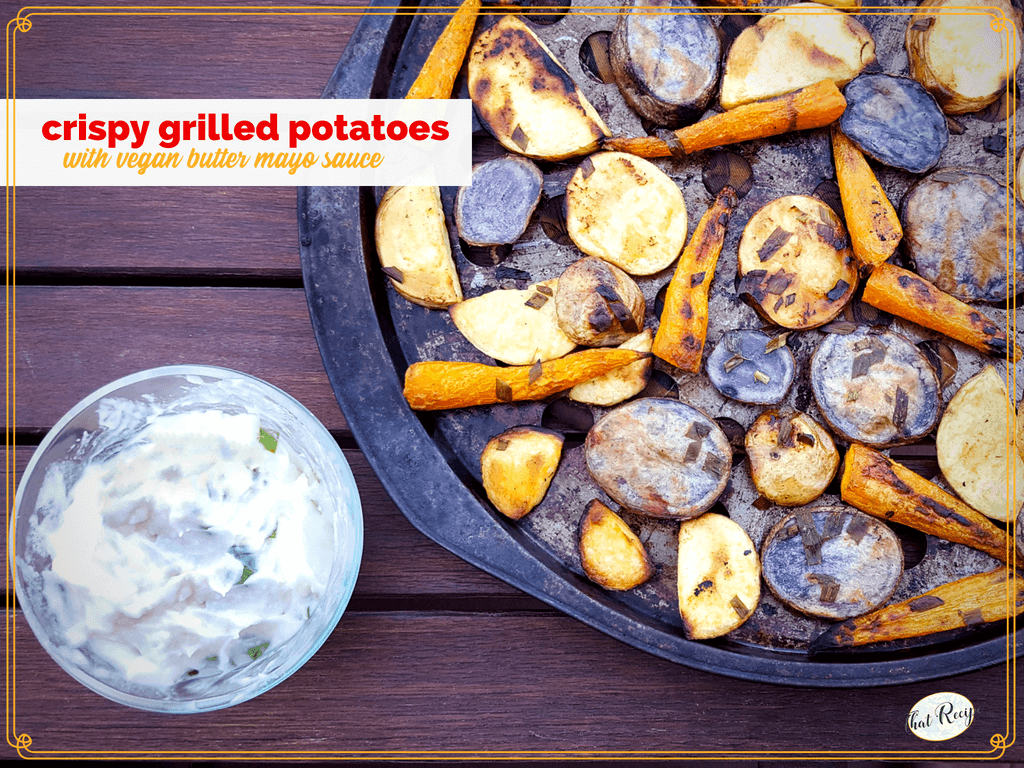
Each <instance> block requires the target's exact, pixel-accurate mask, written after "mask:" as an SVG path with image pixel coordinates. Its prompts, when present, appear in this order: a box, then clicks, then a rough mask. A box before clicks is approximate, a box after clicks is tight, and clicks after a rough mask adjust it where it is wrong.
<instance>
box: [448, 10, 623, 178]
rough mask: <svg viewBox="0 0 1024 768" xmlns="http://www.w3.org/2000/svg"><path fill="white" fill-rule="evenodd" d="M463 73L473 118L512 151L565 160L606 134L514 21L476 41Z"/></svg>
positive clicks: (507, 19) (565, 76) (564, 75)
mask: <svg viewBox="0 0 1024 768" xmlns="http://www.w3.org/2000/svg"><path fill="white" fill-rule="evenodd" d="M467 71H468V75H469V95H470V98H471V99H472V100H473V106H474V107H476V114H477V117H478V118H479V120H480V122H481V123H483V124H484V126H485V127H486V128H487V130H489V131H490V132H491V133H492V134H493V135H494V137H495V138H496V139H497V140H498V141H499V142H501V145H502V146H503V147H505V148H506V149H507V150H509V151H510V152H516V153H519V154H521V155H525V156H526V157H531V158H534V159H536V160H566V159H568V158H570V157H578V156H579V155H585V154H587V153H589V152H593V151H594V150H595V149H597V148H598V145H599V144H600V141H601V139H602V138H604V137H605V136H609V135H610V131H609V130H608V126H606V125H605V124H604V121H603V120H602V119H601V116H600V115H598V114H597V110H595V109H594V108H593V107H592V106H591V104H590V102H589V101H587V98H586V97H585V96H584V95H583V93H582V92H581V91H580V90H579V88H577V87H576V84H575V83H574V82H573V81H572V78H571V77H570V76H569V73H568V72H566V71H565V68H564V67H563V66H562V65H561V64H560V63H559V62H558V61H557V60H556V59H555V57H554V56H553V55H552V53H551V51H549V50H548V48H547V46H545V45H544V43H542V42H541V40H540V38H538V37H537V35H535V34H534V33H533V31H532V30H531V29H530V28H529V27H527V26H526V25H525V24H524V23H523V22H522V21H520V20H519V19H518V18H516V17H515V16H504V17H502V19H501V20H500V21H498V22H497V23H496V24H495V25H494V26H492V27H491V28H490V29H488V30H486V31H485V32H483V33H482V34H481V35H480V36H479V37H478V38H477V40H476V42H475V43H474V44H473V47H472V49H471V50H470V53H469V64H468V66H467Z"/></svg>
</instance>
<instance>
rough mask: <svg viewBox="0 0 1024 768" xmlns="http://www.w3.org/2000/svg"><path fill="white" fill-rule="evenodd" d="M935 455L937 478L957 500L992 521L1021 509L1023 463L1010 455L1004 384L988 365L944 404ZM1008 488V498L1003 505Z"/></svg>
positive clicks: (1010, 410)
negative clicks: (939, 473)
mask: <svg viewBox="0 0 1024 768" xmlns="http://www.w3.org/2000/svg"><path fill="white" fill-rule="evenodd" d="M935 452H936V453H937V454H938V458H939V468H940V469H941V470H942V474H943V475H944V476H945V478H946V480H947V481H948V482H949V486H950V488H952V489H953V491H954V492H956V494H957V495H958V496H959V497H960V498H961V499H963V500H964V501H966V502H967V503H968V504H970V505H971V506H972V507H974V508H975V509H976V510H978V511H979V512H982V513H984V514H985V515H988V516H989V517H991V518H993V519H994V520H1002V521H1004V522H1006V521H1009V520H1012V519H1014V518H1015V517H1016V516H1017V512H1018V510H1020V508H1021V505H1022V504H1024V461H1021V458H1020V455H1019V454H1018V453H1017V451H1016V450H1014V445H1013V404H1012V402H1011V401H1010V399H1009V396H1008V395H1007V392H1006V381H1005V380H1004V379H1003V377H1002V376H1001V375H1000V374H999V373H998V372H997V371H996V369H995V368H993V367H992V366H991V365H989V366H986V367H985V369H984V370H983V371H982V372H981V373H979V374H978V375H977V376H974V377H973V378H971V379H970V380H969V381H968V382H967V383H966V384H964V385H963V386H962V387H960V389H959V391H958V392H957V393H956V394H955V395H953V398H952V399H951V400H950V401H949V405H947V406H946V412H945V413H944V414H943V415H942V420H941V421H940V422H939V429H938V432H936V435H935ZM1011 468H1012V472H1013V474H1012V476H1009V477H1008V476H1007V475H1008V474H1009V472H1010V471H1011ZM1011 487H1012V488H1013V489H1014V497H1013V499H1012V500H1008V499H1007V492H1008V490H1009V488H1011Z"/></svg>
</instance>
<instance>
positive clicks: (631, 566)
mask: <svg viewBox="0 0 1024 768" xmlns="http://www.w3.org/2000/svg"><path fill="white" fill-rule="evenodd" d="M580 562H581V563H582V565H583V571H584V572H585V573H586V574H587V577H588V578H589V579H590V580H591V581H593V582H594V583H595V584H600V585H601V586H602V587H604V588H605V589H612V590H616V591H622V590H626V589H632V588H633V587H635V586H638V585H640V584H643V583H644V582H645V581H647V580H648V579H649V578H651V576H653V575H654V567H653V566H652V565H651V561H650V559H649V558H648V557H647V551H646V550H645V549H644V545H643V544H641V543H640V539H639V538H637V535H636V534H635V533H633V530H632V529H631V528H630V527H629V526H628V525H626V523H625V521H623V519H622V518H621V517H619V516H618V515H617V514H615V513H614V512H612V510H610V509H609V508H608V507H607V506H605V505H604V504H603V503H601V501H599V500H598V499H594V500H593V501H592V502H590V504H589V505H588V506H587V511H586V514H585V515H584V516H583V518H582V519H581V520H580Z"/></svg>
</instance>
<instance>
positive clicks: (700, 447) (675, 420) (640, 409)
mask: <svg viewBox="0 0 1024 768" xmlns="http://www.w3.org/2000/svg"><path fill="white" fill-rule="evenodd" d="M584 451H585V454H586V461H587V469H588V470H589V471H590V474H591V476H592V477H593V478H594V480H595V481H596V482H597V484H598V485H599V486H601V488H602V490H604V492H605V493H607V494H608V495H609V496H611V497H612V498H613V499H615V501H617V502H618V503H619V504H621V505H622V506H624V507H627V508H628V509H631V510H634V511H636V512H640V513H641V514H645V515H649V516H650V517H667V518H677V519H686V518H690V517H696V516H697V515H699V514H701V513H702V512H705V511H707V510H708V509H710V507H711V505H712V504H714V503H715V501H716V500H717V499H718V497H719V496H721V495H722V492H723V491H724V490H725V486H726V484H727V483H728V482H729V472H730V470H731V469H732V446H731V445H730V444H729V439H728V438H727V437H726V436H725V433H724V432H723V431H722V429H721V427H719V426H718V424H717V423H716V422H715V421H714V420H713V419H711V418H710V417H708V416H707V415H706V414H704V413H702V412H701V411H699V410H697V409H696V408H694V407H692V406H690V405H687V404H686V403H683V402H681V401H679V400H669V399H666V398H660V397H647V398H643V399H640V400H633V401H632V402H629V403H626V404H625V405H620V406H619V407H618V408H615V409H614V410H612V411H609V412H608V413H606V414H605V415H604V416H603V417H602V418H601V419H600V420H599V421H598V422H597V423H596V424H594V426H593V427H592V428H591V429H590V431H589V432H588V433H587V440H586V443H585V445H584Z"/></svg>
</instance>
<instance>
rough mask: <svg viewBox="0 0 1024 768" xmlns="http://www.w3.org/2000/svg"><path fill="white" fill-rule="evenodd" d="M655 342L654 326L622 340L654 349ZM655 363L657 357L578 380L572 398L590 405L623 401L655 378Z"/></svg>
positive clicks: (632, 346)
mask: <svg viewBox="0 0 1024 768" xmlns="http://www.w3.org/2000/svg"><path fill="white" fill-rule="evenodd" d="M653 345H654V334H653V333H651V329H650V328H646V329H644V331H643V332H642V333H638V334H637V335H636V336H634V337H633V338H631V339H627V340H626V341H624V342H622V344H620V345H619V349H632V350H635V351H637V352H650V351H651V347H652V346H653ZM653 367H654V358H653V357H649V358H647V359H646V360H637V361H636V362H635V363H630V364H629V365H624V366H622V367H621V368H616V369H615V370H614V371H609V372H608V373H606V374H604V375H603V376H598V377H597V378H594V379H591V380H590V381H585V382H583V383H582V384H577V385H576V386H575V387H573V388H572V389H570V390H569V398H570V399H571V400H575V401H576V402H578V403H589V404H590V405H604V406H608V405H615V404H617V403H621V402H622V401H623V400H628V399H629V398H631V397H633V395H638V394H640V392H641V391H643V388H644V387H646V386H647V382H648V381H650V379H651V370H652V369H653Z"/></svg>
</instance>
